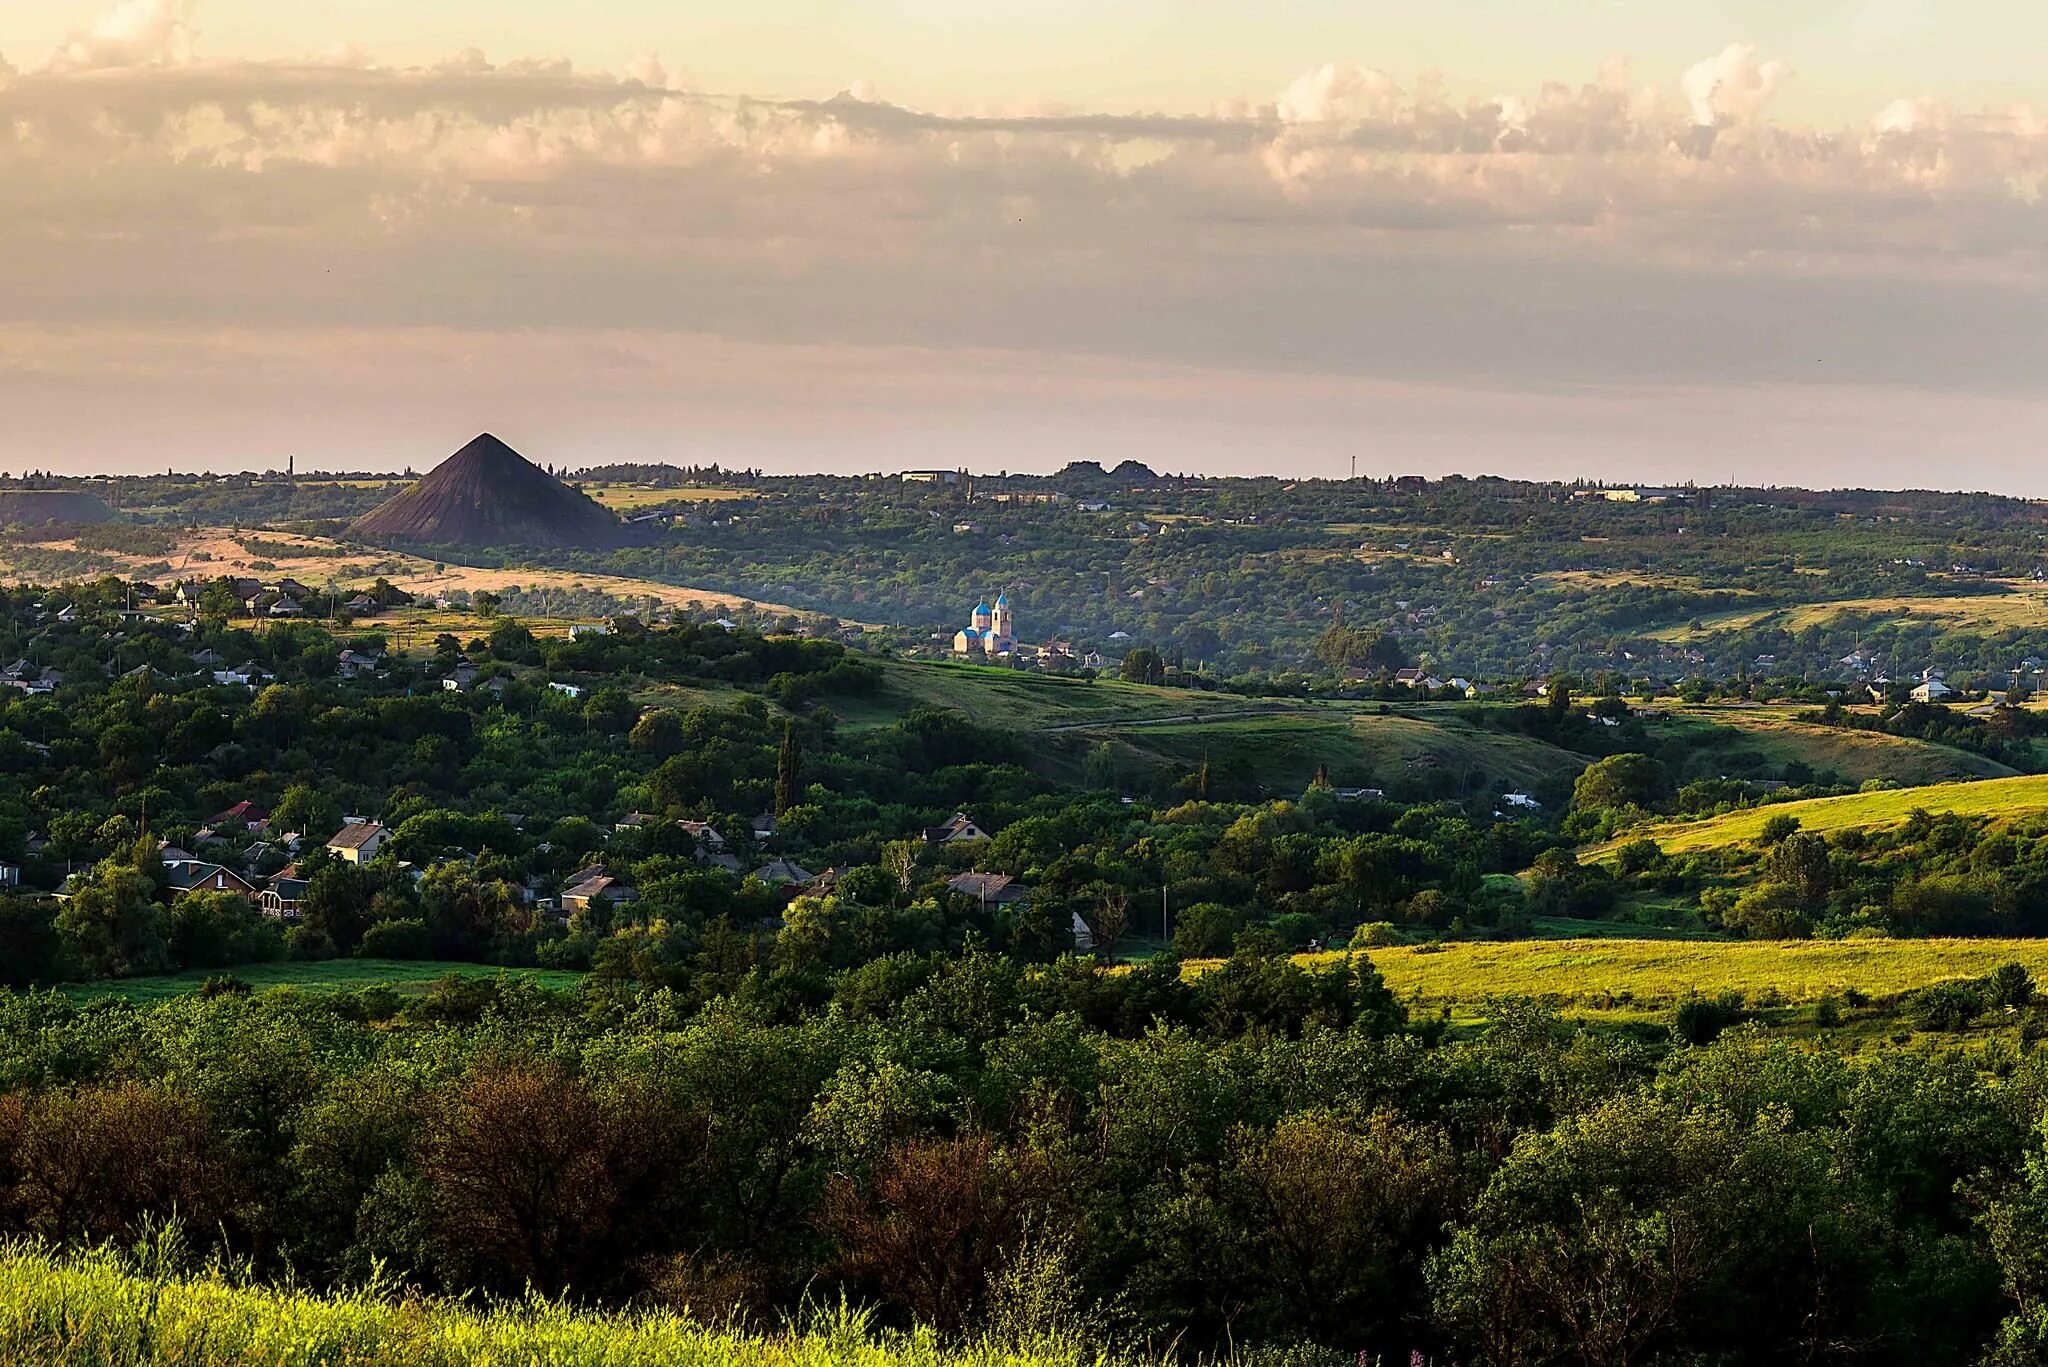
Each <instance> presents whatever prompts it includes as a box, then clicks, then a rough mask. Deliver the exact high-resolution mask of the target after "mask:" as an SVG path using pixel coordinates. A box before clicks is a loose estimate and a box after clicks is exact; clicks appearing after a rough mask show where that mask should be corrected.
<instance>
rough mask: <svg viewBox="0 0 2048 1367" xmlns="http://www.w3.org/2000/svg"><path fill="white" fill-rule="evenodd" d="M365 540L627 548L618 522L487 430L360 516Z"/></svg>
mask: <svg viewBox="0 0 2048 1367" xmlns="http://www.w3.org/2000/svg"><path fill="white" fill-rule="evenodd" d="M349 530H350V532H351V533H352V534H354V535H356V536H358V537H361V538H362V539H363V540H365V541H378V542H398V543H401V544H406V545H415V546H577V547H585V546H594V547H610V546H618V545H622V544H624V542H625V541H626V528H625V525H624V524H623V523H621V522H620V521H619V520H618V518H617V517H615V516H613V515H612V514H611V513H608V512H606V511H605V510H604V509H603V508H602V507H601V506H599V505H598V504H597V503H596V502H595V501H594V500H592V499H590V498H587V497H585V496H584V495H583V494H580V493H578V492H577V491H576V490H574V489H571V488H570V487H569V486H568V485H566V484H564V483H562V482H561V481H560V480H558V479H556V478H555V477H554V476H553V475H550V474H548V473H547V471H545V470H543V469H541V468H540V467H539V466H537V465H535V464H534V463H533V462H532V461H530V460H527V459H526V458H525V457H524V456H522V455H520V454H519V453H518V452H517V451H514V450H513V449H512V448H511V447H509V446H507V445H506V444H505V443H504V442H502V441H499V440H498V439H497V438H496V437H494V436H492V435H491V434H490V433H488V432H486V433H484V434H483V435H482V436H480V437H478V438H477V439H476V440H475V441H472V442H471V443H469V445H467V446H465V447H463V448H462V449H461V450H460V451H457V452H456V453H455V454H454V455H452V456H450V457H449V458H448V459H447V460H445V461H443V462H441V464H440V465H438V466H436V467H435V468H434V469H433V470H432V471H431V472H430V473H429V474H428V475H427V476H426V478H424V479H422V480H420V481H419V482H418V483H417V484H414V485H413V486H412V487H411V488H410V489H407V490H406V491H405V492H404V493H402V494H400V495H399V496H398V497H397V498H394V499H392V500H391V501H390V502H389V503H386V504H384V505H382V506H381V507H379V508H377V509H376V510H375V511H373V512H371V513H368V514H366V515H365V516H363V517H361V518H358V519H357V520H356V522H355V524H354V525H353V526H351V527H350V528H349Z"/></svg>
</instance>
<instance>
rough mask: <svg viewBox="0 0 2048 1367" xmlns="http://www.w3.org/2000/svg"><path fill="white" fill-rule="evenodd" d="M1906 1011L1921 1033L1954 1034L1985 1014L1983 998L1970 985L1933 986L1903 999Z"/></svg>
mask: <svg viewBox="0 0 2048 1367" xmlns="http://www.w3.org/2000/svg"><path fill="white" fill-rule="evenodd" d="M1906 1011H1907V1014H1908V1015H1910V1016H1911V1017H1912V1019H1913V1022H1914V1024H1916V1025H1918V1026H1919V1027H1920V1028H1921V1029H1922V1030H1942V1031H1956V1030H1961V1029H1963V1028H1965V1027H1966V1026H1968V1025H1969V1023H1970V1022H1971V1021H1973V1020H1975V1019H1976V1018H1977V1017H1978V1016H1980V1015H1982V1014H1983V1012H1984V998H1983V997H1982V996H1980V995H1979V994H1978V990H1977V988H1976V987H1975V986H1974V985H1973V984H1970V983H1936V984H1935V985H1934V986H1932V987H1923V988H1921V989H1920V990H1919V991H1918V992H1915V993H1914V994H1913V995H1912V996H1910V997H1908V998H1907V999H1906Z"/></svg>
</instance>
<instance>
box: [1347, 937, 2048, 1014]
mask: <svg viewBox="0 0 2048 1367" xmlns="http://www.w3.org/2000/svg"><path fill="white" fill-rule="evenodd" d="M1370 955H1371V958H1372V961H1373V963H1374V965H1375V966H1376V967H1377V968H1378V969H1379V970H1380V972H1381V974H1382V975H1384V976H1385V978H1386V980H1387V984H1388V986H1390V987H1392V988H1393V989H1394V991H1395V993H1396V994H1398V995H1399V996H1400V997H1401V998H1402V999H1403V1000H1404V1001H1407V1002H1409V1003H1410V1004H1411V1005H1419V1006H1420V1007H1421V1008H1423V1009H1424V1010H1435V1009H1438V1008H1441V1007H1446V1006H1448V1007H1450V1008H1452V1010H1453V1012H1454V1013H1456V1012H1459V1011H1461V1010H1471V1009H1474V1008H1483V1007H1484V1005H1485V1004H1486V1003H1487V1002H1488V1001H1489V1000H1490V999H1493V998H1497V997H1536V998H1544V999H1549V1000H1552V1001H1556V1002H1558V1003H1560V1004H1563V1005H1567V1006H1580V1007H1595V1008H1612V1007H1616V1006H1627V1007H1631V1008H1633V1009H1635V1010H1636V1011H1638V1012H1648V1013H1655V1012H1658V1011H1660V1010H1668V1009H1669V1008H1670V1007H1671V1006H1673V1005H1675V1004H1676V1003H1677V1002H1679V1001H1680V1000H1682V999H1683V998H1685V997H1687V996H1689V995H1691V994H1693V993H1695V992H1697V993H1701V994H1704V995H1714V994H1717V993H1720V992H1725V991H1737V992H1741V993H1744V994H1745V995H1747V996H1748V997H1749V998H1750V999H1751V1000H1752V1001H1754V1000H1756V999H1757V997H1758V996H1759V995H1762V994H1767V993H1771V992H1775V993H1777V994H1779V995H1781V996H1782V997H1783V998H1784V1000H1785V1001H1786V1002H1788V1003H1800V1002H1813V1001H1818V1000H1820V999H1821V998H1822V997H1826V996H1830V995H1837V994H1840V993H1842V992H1844V991H1846V990H1848V989H1852V988H1853V989H1855V990H1856V991H1859V992H1863V993H1865V994H1867V995H1869V996H1871V997H1873V998H1880V997H1888V996H1894V995H1897V994H1898V993H1902V992H1910V991H1913V990H1915V989H1917V988H1922V987H1926V986H1928V985H1929V984H1931V983H1937V982H1942V981H1944V980H1947V979H1953V978H1975V977H1982V976H1983V975H1985V974H1987V973H1989V972H1991V970H1993V969H1995V968H1997V967H1998V966H1999V965H2001V964H2008V963H2020V964H2024V965H2026V967H2027V968H2028V970H2029V971H2030V972H2032V973H2033V974H2034V975H2035V976H2036V977H2037V978H2042V979H2044V980H2048V940H1793V941H1769V942H1766V941H1757V940H1732V941H1704V940H1690V941H1688V940H1518V941H1502V942H1486V943H1465V944H1450V945H1446V946H1443V947H1441V948H1438V947H1433V946H1415V947H1406V948H1396V949H1375V950H1372V951H1370ZM1338 957H1341V956H1337V955H1315V956H1309V959H1310V961H1316V960H1328V959H1334V958H1338Z"/></svg>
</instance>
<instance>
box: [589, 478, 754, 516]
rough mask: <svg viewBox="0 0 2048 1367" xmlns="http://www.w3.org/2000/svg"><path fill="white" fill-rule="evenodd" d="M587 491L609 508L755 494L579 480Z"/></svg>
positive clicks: (725, 499)
mask: <svg viewBox="0 0 2048 1367" xmlns="http://www.w3.org/2000/svg"><path fill="white" fill-rule="evenodd" d="M576 487H577V488H579V489H581V490H582V491H583V492H584V493H586V494H589V495H590V496H591V497H592V498H594V499H596V500H597V501H598V502H599V503H602V504H603V505H604V506H605V507H607V508H619V509H627V510H630V509H634V508H653V507H658V506H660V505H661V504H664V503H726V502H730V501H732V500H733V499H739V498H755V497H758V495H756V494H753V493H751V492H749V491H748V490H745V489H657V488H655V487H654V486H652V485H648V484H579V485H577V486H576Z"/></svg>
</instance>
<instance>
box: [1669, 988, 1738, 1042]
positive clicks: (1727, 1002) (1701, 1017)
mask: <svg viewBox="0 0 2048 1367" xmlns="http://www.w3.org/2000/svg"><path fill="white" fill-rule="evenodd" d="M1741 1019H1742V994H1741V993H1740V992H1723V993H1722V994H1721V995H1720V996H1718V997H1697V996H1695V997H1687V998H1686V999H1685V1000H1684V1001H1682V1002H1680V1003H1679V1004H1678V1011H1677V1012H1676V1014H1675V1015H1673V1017H1672V1020H1671V1033H1672V1035H1673V1037H1674V1038H1676V1039H1677V1040H1678V1042H1679V1043H1681V1044H1692V1045H1704V1044H1712V1043H1713V1042H1714V1041H1715V1040H1717V1039H1719V1038H1720V1037H1721V1032H1722V1031H1724V1030H1726V1029H1727V1028H1728V1027H1729V1026H1731V1025H1734V1024H1735V1023H1736V1022H1738V1021H1740V1020H1741Z"/></svg>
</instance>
